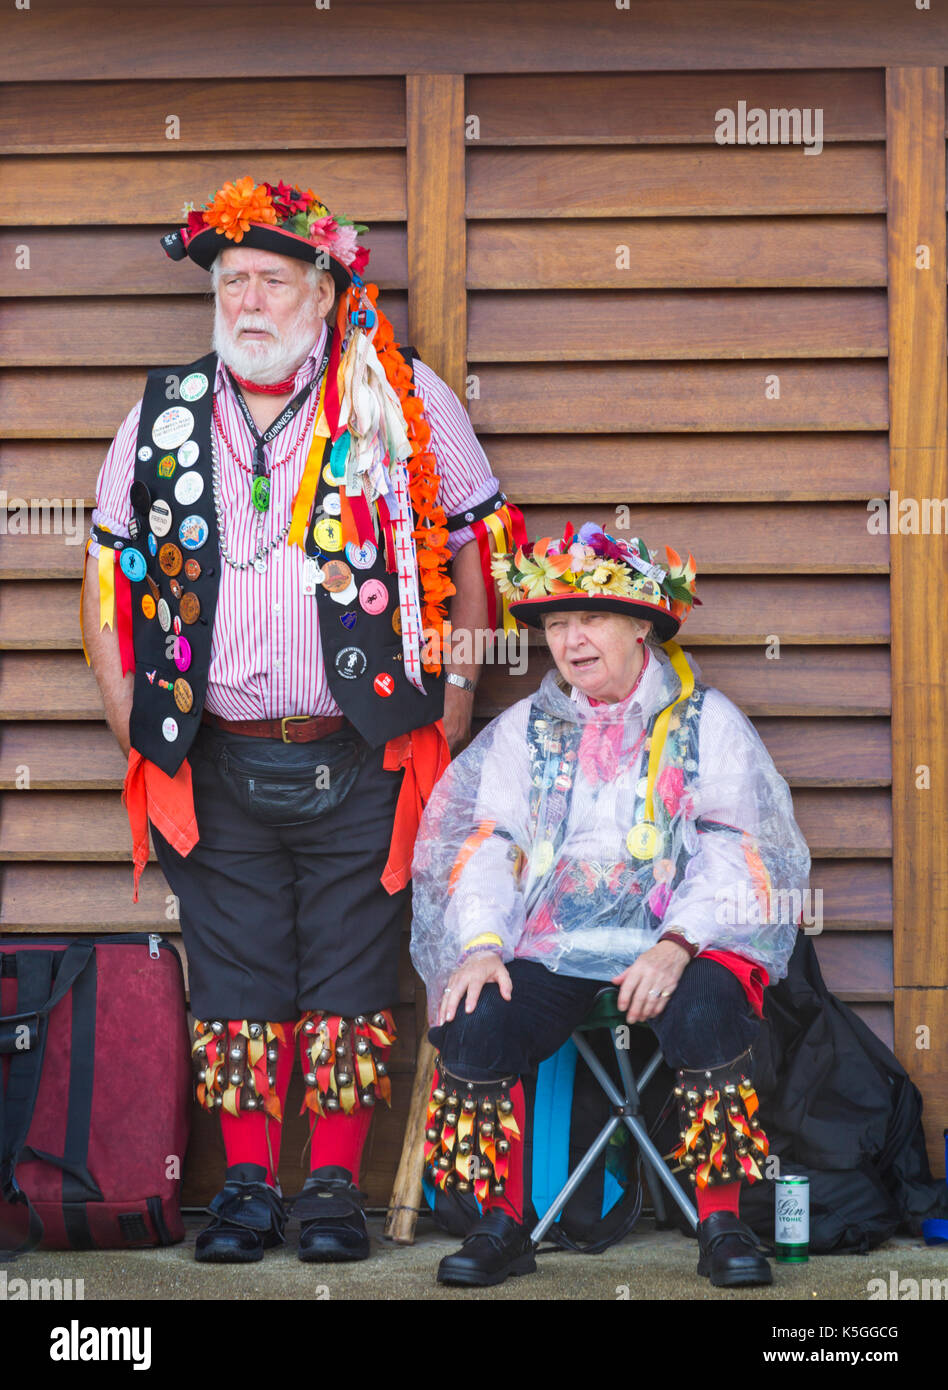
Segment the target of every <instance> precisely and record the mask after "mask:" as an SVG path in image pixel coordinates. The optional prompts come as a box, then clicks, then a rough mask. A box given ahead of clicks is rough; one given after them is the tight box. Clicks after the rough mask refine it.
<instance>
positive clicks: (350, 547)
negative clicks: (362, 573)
mask: <svg viewBox="0 0 948 1390" xmlns="http://www.w3.org/2000/svg"><path fill="white" fill-rule="evenodd" d="M378 553H379V552H378V548H377V547H376V546H374V545H373V544H372V542H371V541H366V542H365V544H364V545H356V543H355V541H349V543H348V544H347V546H346V559H347V560H348V561H349V564H350V565H353V566H354V567H355V568H356V569H357V570H370V569H371V568H372V566H373V565H374V564H375V557H376V556H377V555H378Z"/></svg>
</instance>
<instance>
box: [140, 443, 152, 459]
mask: <svg viewBox="0 0 948 1390" xmlns="http://www.w3.org/2000/svg"><path fill="white" fill-rule="evenodd" d="M138 457H139V459H140V460H141V462H142V463H148V462H149V461H150V460H151V445H150V444H143V445H142V447H141V448H140V449H139V451H138Z"/></svg>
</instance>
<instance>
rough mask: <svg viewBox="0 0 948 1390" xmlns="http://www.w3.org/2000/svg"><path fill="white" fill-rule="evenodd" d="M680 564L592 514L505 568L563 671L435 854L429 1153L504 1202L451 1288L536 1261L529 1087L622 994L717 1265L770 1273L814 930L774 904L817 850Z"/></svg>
mask: <svg viewBox="0 0 948 1390" xmlns="http://www.w3.org/2000/svg"><path fill="white" fill-rule="evenodd" d="M666 555H667V557H668V562H667V564H665V565H661V566H660V565H657V564H655V563H654V561H653V560H652V558H651V557H650V555H649V552H648V550H647V548H646V546H645V545H644V543H643V542H642V541H632V542H630V543H628V544H627V543H625V542H621V541H616V540H614V539H613V538H612V537H611V536H607V535H606V534H605V533H604V532H603V531H602V530H601V529H599V528H598V527H595V526H584V527H583V528H582V529H581V531H580V532H579V534H578V535H574V533H573V529H572V527H568V528H567V531H566V534H565V536H564V537H563V539H562V540H561V541H557V542H553V543H551V542H550V541H549V540H548V539H545V540H542V541H537V542H536V544H535V545H533V546H531V545H524V546H522V547H521V548H520V549H519V550H517V552H516V554H514V555H510V554H505V555H502V556H499V557H497V558H496V559H495V560H494V563H493V568H494V573H495V577H496V578H497V579H498V584H499V587H500V590H501V593H502V594H503V595H504V596H505V598H506V599H508V601H509V605H510V612H511V613H512V614H513V615H514V616H515V617H516V618H518V619H521V620H522V621H524V622H526V623H529V624H530V625H531V626H534V627H538V628H541V627H542V629H543V631H544V632H545V635H546V640H547V642H548V644H549V647H550V650H551V652H552V654H553V659H554V661H555V663H556V671H550V672H548V674H547V675H546V676H545V677H544V679H543V681H542V683H541V685H540V688H539V690H538V691H537V692H536V694H535V695H533V696H531V697H529V698H527V699H525V700H521V701H520V702H519V703H518V704H516V705H513V706H512V707H511V708H510V709H508V710H506V711H505V712H504V713H503V714H502V715H501V716H500V717H499V718H498V719H495V720H494V721H493V723H492V724H490V725H489V726H488V727H487V728H486V729H485V730H484V731H483V732H482V733H481V734H480V735H479V736H478V737H477V738H476V739H475V740H474V742H473V743H471V745H470V746H469V747H468V748H467V749H466V750H465V752H463V753H462V754H461V755H460V757H458V758H457V759H456V760H455V761H454V762H453V763H452V764H451V766H450V767H449V769H448V770H447V772H446V773H445V775H444V777H443V778H442V779H441V781H440V782H439V783H438V785H437V787H436V788H435V792H434V794H433V796H432V798H431V800H430V801H429V804H428V806H427V808H426V812H425V816H424V819H423V822H422V826H421V831H420V834H419V837H418V840H417V843H416V850H415V861H414V868H413V877H414V923H413V931H412V956H413V959H414V961H415V964H416V966H417V968H418V970H419V972H420V974H421V975H422V976H423V978H424V980H425V983H426V985H427V988H428V999H429V1007H430V1011H431V1017H430V1019H429V1021H430V1022H431V1023H432V1024H433V1025H434V1026H433V1027H432V1028H431V1031H430V1033H429V1037H430V1038H431V1041H432V1043H433V1044H434V1045H435V1046H436V1047H437V1048H439V1051H440V1057H439V1060H438V1066H437V1069H436V1073H435V1080H434V1086H433V1089H432V1097H431V1101H430V1104H429V1112H428V1130H427V1143H426V1160H427V1161H428V1162H429V1163H431V1164H432V1165H433V1175H434V1179H435V1181H436V1182H438V1183H440V1184H445V1185H447V1186H453V1185H455V1184H456V1185H457V1187H458V1188H459V1189H460V1190H461V1191H467V1190H470V1189H471V1188H473V1190H474V1193H475V1195H476V1196H477V1198H478V1201H479V1202H480V1204H481V1208H482V1212H483V1215H482V1217H481V1220H480V1222H479V1224H478V1225H477V1226H476V1227H475V1229H474V1231H473V1232H472V1233H471V1234H470V1235H469V1236H468V1238H467V1239H466V1240H465V1242H464V1245H463V1246H462V1248H461V1249H460V1250H459V1251H457V1252H456V1253H455V1254H452V1255H449V1256H447V1257H446V1258H445V1259H444V1260H442V1262H441V1265H440V1267H439V1270H438V1278H439V1280H440V1281H441V1282H443V1283H456V1284H471V1285H487V1284H497V1283H500V1282H501V1281H502V1280H503V1279H505V1278H506V1277H507V1276H508V1275H510V1274H526V1273H530V1272H532V1271H533V1270H535V1268H536V1264H535V1260H534V1255H533V1249H532V1246H531V1244H530V1239H529V1233H528V1231H527V1229H526V1227H525V1226H524V1225H523V1224H522V1223H523V1213H522V1202H523V1182H522V1177H523V1174H522V1149H521V1143H520V1140H521V1136H522V1134H523V1129H524V1123H525V1119H524V1113H523V1100H522V1088H521V1087H520V1086H519V1085H518V1084H517V1081H518V1078H519V1076H520V1074H521V1073H523V1072H530V1071H533V1070H535V1069H536V1067H537V1066H538V1065H539V1063H540V1062H541V1061H543V1059H544V1058H546V1057H549V1056H550V1055H551V1054H552V1053H554V1052H555V1051H556V1050H557V1049H558V1048H559V1047H561V1046H562V1044H563V1043H564V1042H565V1041H566V1039H567V1038H568V1037H569V1035H570V1033H571V1032H572V1031H573V1029H574V1028H575V1027H576V1025H577V1024H578V1023H580V1022H581V1021H582V1019H583V1018H584V1016H585V1015H586V1014H587V1013H588V1012H589V1010H590V1008H591V1006H592V1003H593V1000H594V999H595V996H596V995H597V993H598V992H599V991H600V990H602V989H603V988H606V987H608V986H609V984H610V983H611V984H613V985H617V986H618V988H619V1007H620V1009H621V1010H622V1011H623V1012H624V1013H625V1015H626V1017H627V1018H628V1020H629V1022H630V1023H634V1022H641V1023H646V1024H648V1025H649V1027H651V1028H652V1029H653V1031H654V1032H655V1033H656V1034H657V1036H658V1040H659V1043H660V1044H661V1047H662V1051H663V1054H664V1057H665V1060H666V1061H667V1062H668V1064H669V1066H671V1067H673V1068H675V1069H676V1071H677V1073H678V1084H677V1087H676V1095H677V1096H678V1099H679V1115H680V1125H681V1134H682V1141H681V1145H680V1146H679V1148H678V1149H677V1150H676V1153H675V1157H676V1158H677V1159H678V1160H679V1161H680V1164H681V1165H682V1166H683V1167H684V1168H685V1169H687V1171H688V1172H689V1175H690V1177H691V1178H692V1179H693V1181H694V1185H695V1192H696V1200H697V1204H698V1217H699V1226H698V1240H699V1251H700V1258H699V1263H698V1274H700V1275H704V1276H707V1277H710V1279H711V1282H712V1283H714V1284H719V1285H732V1284H752V1283H769V1282H770V1281H771V1272H770V1266H769V1265H768V1263H767V1260H766V1259H765V1258H764V1257H763V1255H762V1253H761V1252H760V1249H759V1246H758V1243H757V1241H756V1238H755V1237H754V1235H753V1233H752V1232H751V1231H750V1230H749V1229H748V1228H747V1227H746V1226H745V1225H743V1223H742V1222H741V1221H740V1220H739V1216H738V1199H739V1194H740V1190H741V1183H742V1182H744V1181H748V1182H753V1181H756V1180H757V1179H759V1178H760V1177H761V1176H763V1170H764V1167H765V1164H766V1157H767V1139H766V1136H765V1134H764V1130H763V1128H762V1127H761V1120H760V1117H759V1115H758V1113H757V1111H758V1105H757V1096H756V1094H755V1092H754V1089H753V1085H752V1076H751V1051H750V1049H751V1046H752V1044H753V1043H754V1041H755V1039H756V1037H757V1033H758V1028H759V1023H758V1020H759V1018H760V1016H761V1004H762V997H763V989H764V987H765V986H766V985H767V983H768V981H769V980H770V979H773V980H777V979H779V978H781V977H782V976H783V975H784V974H785V973H786V963H787V960H788V958H789V956H790V952H791V950H792V948H793V944H794V939H795V935H796V926H795V924H794V923H792V922H783V923H779V922H772V921H771V917H772V915H773V914H772V912H771V910H770V900H771V894H772V893H774V892H776V891H777V890H782V892H781V898H780V899H778V900H782V901H787V900H788V899H787V897H786V896H785V895H786V891H787V890H797V891H800V892H802V890H803V889H804V888H805V886H806V882H807V876H808V873H809V862H810V861H809V854H808V852H807V847H806V844H805V843H804V840H803V838H802V836H801V834H800V831H799V829H798V827H797V825H796V823H795V821H794V818H793V810H792V805H791V801H790V794H789V791H788V788H787V785H786V783H785V782H784V780H783V778H782V777H780V775H779V774H778V773H777V771H776V769H775V767H774V765H773V762H772V761H771V759H770V757H769V755H768V753H767V751H766V749H765V748H764V746H763V744H762V743H761V741H760V738H759V737H758V735H757V733H756V732H755V730H754V729H753V727H752V726H751V724H750V723H749V722H748V720H747V719H746V718H745V717H744V715H743V714H741V712H740V711H739V710H738V709H737V708H736V707H735V706H734V705H733V704H732V703H731V702H730V700H728V699H727V698H726V697H725V696H724V695H722V694H721V693H720V692H719V691H717V690H713V689H711V688H709V687H706V686H704V685H702V684H700V683H699V682H697V681H696V680H695V677H694V673H693V670H692V668H691V665H690V663H689V662H688V660H687V659H686V658H685V656H684V654H683V653H682V652H681V650H680V648H679V647H678V646H677V645H676V644H675V643H674V642H673V641H672V640H671V639H672V638H673V637H674V635H675V634H676V633H677V631H678V628H679V626H680V625H681V622H682V621H683V620H684V618H685V617H686V615H687V613H688V611H689V610H690V608H691V605H692V603H693V602H695V601H698V600H696V599H695V596H694V575H695V568H694V561H693V560H692V558H691V556H690V555H689V557H688V562H687V564H685V565H683V564H682V562H681V560H680V558H679V557H678V555H676V554H675V552H674V551H672V550H667V551H666ZM660 643H664V649H663V648H662V646H661V645H659V644H660ZM791 900H792V899H791ZM748 905H749V907H748Z"/></svg>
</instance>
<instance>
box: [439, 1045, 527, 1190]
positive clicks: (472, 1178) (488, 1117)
mask: <svg viewBox="0 0 948 1390" xmlns="http://www.w3.org/2000/svg"><path fill="white" fill-rule="evenodd" d="M516 1080H517V1078H516V1077H515V1076H511V1077H507V1078H505V1079H504V1080H502V1081H487V1082H484V1081H464V1080H462V1079H461V1078H459V1077H456V1076H452V1075H451V1074H450V1072H448V1071H447V1070H446V1069H445V1067H444V1066H443V1064H442V1063H441V1061H440V1059H439V1060H438V1063H437V1065H436V1067H435V1075H434V1084H433V1086H432V1090H431V1097H430V1099H429V1101H428V1112H427V1115H426V1118H425V1149H424V1155H425V1163H426V1164H430V1165H431V1170H432V1177H433V1179H434V1182H435V1183H436V1184H437V1186H438V1187H444V1188H449V1189H450V1188H452V1187H457V1190H458V1192H469V1191H471V1189H472V1188H473V1191H474V1195H475V1197H476V1198H477V1200H478V1201H479V1202H481V1203H483V1202H484V1201H485V1199H486V1198H487V1197H488V1196H491V1195H493V1196H496V1197H500V1196H503V1193H504V1180H505V1179H506V1177H507V1170H508V1167H509V1163H510V1157H509V1156H510V1146H511V1144H512V1143H513V1142H515V1141H516V1140H519V1139H520V1129H519V1127H518V1125H517V1121H516V1120H515V1118H514V1106H513V1101H512V1100H511V1099H510V1088H511V1086H513V1085H514V1084H515V1083H516Z"/></svg>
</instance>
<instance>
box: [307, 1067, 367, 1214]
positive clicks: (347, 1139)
mask: <svg viewBox="0 0 948 1390" xmlns="http://www.w3.org/2000/svg"><path fill="white" fill-rule="evenodd" d="M379 1051H381V1049H379ZM373 1113H374V1112H373V1111H372V1110H370V1109H368V1108H366V1107H365V1106H362V1105H359V1106H357V1107H356V1108H355V1110H353V1112H352V1114H351V1115H344V1114H343V1112H342V1111H341V1110H336V1111H334V1112H333V1113H332V1114H331V1115H313V1116H312V1124H313V1125H314V1128H313V1146H312V1149H311V1151H310V1162H309V1167H310V1172H313V1173H315V1171H316V1169H317V1168H326V1167H328V1166H329V1165H334V1166H337V1167H339V1168H347V1169H348V1170H349V1172H350V1173H351V1174H352V1181H353V1182H354V1183H355V1185H356V1187H358V1185H359V1168H360V1165H361V1163H362V1150H363V1149H364V1148H365V1141H366V1139H367V1138H368V1137H369V1125H370V1124H371V1123H372V1115H373Z"/></svg>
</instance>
